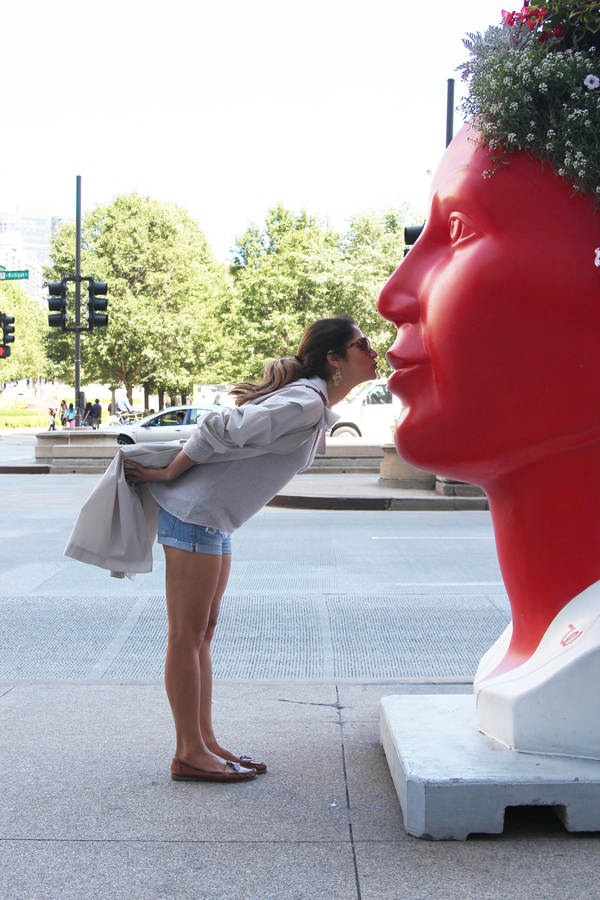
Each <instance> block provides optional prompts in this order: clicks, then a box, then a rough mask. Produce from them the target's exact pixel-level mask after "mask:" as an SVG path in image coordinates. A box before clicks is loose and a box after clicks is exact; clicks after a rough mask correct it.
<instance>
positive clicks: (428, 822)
mask: <svg viewBox="0 0 600 900" xmlns="http://www.w3.org/2000/svg"><path fill="white" fill-rule="evenodd" d="M380 736H381V743H382V744H383V748H384V750H385V754H386V757H387V761H388V765H389V767H390V771H391V773H392V778H393V780H394V784H395V786H396V791H397V793H398V798H399V800H400V805H401V807H402V812H403V815H404V826H405V828H406V830H407V831H408V833H409V834H413V835H415V836H416V837H429V838H433V839H435V840H459V841H464V840H465V839H466V838H467V836H468V835H469V834H471V833H488V834H500V833H501V832H502V830H503V828H504V812H505V810H506V807H507V806H552V807H553V808H554V811H555V812H556V814H557V816H558V817H559V819H560V820H561V821H562V822H563V824H564V825H565V827H566V828H567V830H568V831H600V761H598V760H593V759H580V758H572V757H567V756H550V755H545V754H537V753H520V752H518V751H515V750H509V749H508V748H507V747H505V746H504V745H502V744H500V743H498V742H497V741H495V740H494V739H493V738H490V737H487V736H486V735H483V734H481V733H480V732H479V731H478V729H477V720H476V716H475V698H474V697H473V696H471V695H458V696H457V695H447V694H443V695H439V694H437V695H426V696H414V695H412V696H397V697H384V698H383V700H382V701H381V716H380Z"/></svg>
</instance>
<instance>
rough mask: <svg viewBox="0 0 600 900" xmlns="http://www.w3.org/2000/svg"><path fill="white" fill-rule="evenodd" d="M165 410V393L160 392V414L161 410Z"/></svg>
mask: <svg viewBox="0 0 600 900" xmlns="http://www.w3.org/2000/svg"><path fill="white" fill-rule="evenodd" d="M164 408H165V392H164V391H159V392H158V411H159V412H160V411H161V409H164Z"/></svg>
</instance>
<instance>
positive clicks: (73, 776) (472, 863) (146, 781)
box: [0, 681, 600, 900]
mask: <svg viewBox="0 0 600 900" xmlns="http://www.w3.org/2000/svg"><path fill="white" fill-rule="evenodd" d="M465 690H468V687H466V686H460V685H459V686H432V685H427V686H413V685H407V684H398V683H393V682H391V683H386V684H376V683H362V684H356V683H354V684H350V683H344V682H339V683H335V682H329V683H322V682H321V683H311V682H290V681H284V682H275V683H274V682H247V681H245V682H220V683H218V684H217V685H216V687H215V701H216V702H215V710H214V715H215V721H216V723H217V727H218V731H219V733H220V734H221V735H222V737H223V739H224V741H225V742H226V743H228V744H229V745H230V746H231V747H233V748H235V749H236V750H238V751H240V752H248V753H253V754H257V755H260V757H261V758H264V759H265V760H266V761H267V762H268V764H269V771H268V773H267V774H266V775H264V776H259V777H258V778H257V779H256V780H255V781H254V782H251V783H248V784H242V785H222V784H189V783H185V782H184V783H177V782H172V781H171V780H170V778H169V774H168V762H169V758H170V754H171V752H172V735H171V722H170V714H169V710H168V707H167V703H166V699H165V696H164V689H163V687H162V685H161V684H157V683H156V682H150V683H145V684H144V683H135V684H132V683H112V684H106V683H95V684H91V683H86V684H82V683H77V682H63V683H56V682H54V683H52V682H50V683H39V682H38V683H27V682H21V683H19V684H16V685H11V684H4V685H1V686H0V693H1V694H2V697H1V700H0V710H1V713H2V722H3V727H2V735H1V741H2V745H3V755H2V756H3V759H4V761H5V764H4V767H3V774H2V778H1V781H2V784H1V788H0V789H1V791H2V797H3V804H2V814H1V819H0V821H1V832H0V833H1V835H2V841H1V845H0V846H1V849H0V853H1V854H2V870H1V874H0V895H1V896H2V898H3V900H107V898H110V900H159V898H169V900H171V898H172V900H182V898H183V900H188V898H189V900H231V898H238V897H239V898H244V900H246V898H247V900H315V898H323V900H338V898H339V900H421V898H422V900H425V898H426V900H465V898H473V900H487V898H494V900H495V898H502V900H509V898H510V900H531V898H538V897H539V898H544V900H567V898H569V900H575V898H577V900H580V898H581V900H583V898H590V900H592V898H594V900H596V898H597V897H598V867H599V865H600V836H598V835H586V834H578V835H569V834H567V833H566V832H565V831H564V830H563V828H562V825H560V823H559V821H558V819H557V818H556V817H555V816H554V815H553V814H552V812H551V811H550V810H547V809H540V810H535V809H528V810H525V811H511V812H510V814H509V815H508V816H507V823H506V827H505V831H504V834H503V835H499V836H480V837H471V838H470V839H469V840H468V841H466V842H465V843H445V842H442V843H437V842H427V841H420V840H417V839H416V838H412V837H409V836H407V835H406V833H405V832H404V830H403V828H402V816H401V812H400V806H399V803H398V800H397V797H396V793H395V790H394V787H393V784H392V782H391V779H390V775H389V770H388V768H387V764H386V761H385V757H384V755H383V752H382V750H381V747H380V745H379V733H378V717H377V708H378V701H379V698H380V697H381V696H383V695H387V694H390V693H400V692H407V691H410V692H418V693H421V692H432V691H436V692H439V691H444V692H457V691H458V692H464V691H465Z"/></svg>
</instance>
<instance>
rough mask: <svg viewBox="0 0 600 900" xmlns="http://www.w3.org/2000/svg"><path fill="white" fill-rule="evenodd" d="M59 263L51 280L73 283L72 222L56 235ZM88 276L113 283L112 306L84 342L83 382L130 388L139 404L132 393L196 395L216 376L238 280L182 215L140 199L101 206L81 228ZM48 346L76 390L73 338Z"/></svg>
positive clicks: (57, 338)
mask: <svg viewBox="0 0 600 900" xmlns="http://www.w3.org/2000/svg"><path fill="white" fill-rule="evenodd" d="M51 259H52V265H51V267H50V268H49V269H48V270H47V272H46V276H47V278H48V280H52V279H56V280H59V279H60V278H62V277H63V276H65V275H69V276H72V275H73V274H74V271H75V228H74V226H73V224H72V223H65V224H64V225H63V226H62V227H61V229H60V230H59V232H58V233H57V235H56V236H55V238H54V240H53V242H52V247H51ZM81 269H82V274H83V275H86V276H90V277H93V278H96V279H98V280H101V281H106V282H107V283H108V298H109V325H108V328H106V329H96V330H95V331H94V332H93V333H92V334H84V335H83V336H82V373H83V380H84V381H88V382H89V381H99V382H102V383H109V384H111V385H117V384H123V385H124V386H125V388H126V390H127V394H128V396H129V398H130V399H131V392H132V388H133V386H134V385H145V386H146V387H148V388H151V389H152V390H171V391H172V390H177V389H183V390H184V391H189V390H190V389H191V385H192V384H193V382H194V381H195V380H201V379H202V378H203V377H205V373H207V372H208V370H209V369H210V367H211V366H213V367H214V365H215V361H216V360H218V358H219V355H220V351H221V335H220V329H219V328H218V312H219V310H220V309H221V308H228V307H229V305H230V303H231V293H232V288H231V281H230V279H229V277H228V274H227V272H226V269H225V267H224V266H222V265H220V264H219V263H218V262H217V261H216V260H215V258H214V256H213V254H212V251H211V250H210V247H209V245H208V242H207V240H206V238H205V237H204V234H203V233H202V231H201V230H200V228H199V226H198V224H197V222H196V221H195V220H194V219H193V218H192V217H191V216H190V215H189V214H188V213H187V212H186V211H185V210H184V209H182V208H181V207H178V206H176V205H175V204H174V203H161V202H159V201H157V200H152V199H150V198H149V197H144V196H141V195H140V194H138V193H132V194H128V195H123V196H119V197H117V198H116V199H115V200H114V201H113V202H112V203H111V204H109V205H107V206H98V207H96V208H95V209H94V210H93V211H92V212H91V213H89V214H88V215H87V216H86V217H85V218H84V222H83V226H82V254H81ZM84 287H85V285H84ZM71 293H74V291H71ZM82 300H83V301H84V302H87V295H86V294H84V295H83V296H82ZM86 314H87V313H86ZM82 318H83V316H82ZM72 323H73V317H72V316H71V320H70V322H69V325H71V324H72ZM47 346H48V353H49V355H50V357H51V358H52V359H53V361H54V362H55V364H56V365H57V367H60V369H61V375H62V377H64V378H65V380H70V381H72V378H73V374H72V367H73V349H72V348H73V338H72V336H71V335H63V334H62V333H61V334H49V335H48V337H47Z"/></svg>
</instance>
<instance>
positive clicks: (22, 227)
mask: <svg viewBox="0 0 600 900" xmlns="http://www.w3.org/2000/svg"><path fill="white" fill-rule="evenodd" d="M62 221H63V218H62V217H61V216H53V215H51V213H50V212H49V211H48V210H46V209H42V208H41V207H36V206H27V205H25V204H22V203H19V204H18V205H17V208H16V212H0V266H3V267H4V268H5V269H27V270H28V271H29V279H24V280H22V281H18V282H15V283H16V284H20V285H21V287H22V288H23V289H24V290H25V291H26V292H27V293H28V294H29V296H30V297H32V298H33V299H35V300H37V301H38V303H40V305H42V306H44V305H45V303H46V297H45V292H44V290H43V284H44V266H47V265H48V263H49V254H50V239H51V238H52V237H53V236H54V234H55V233H56V231H57V229H58V227H59V226H60V224H61V222H62Z"/></svg>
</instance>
